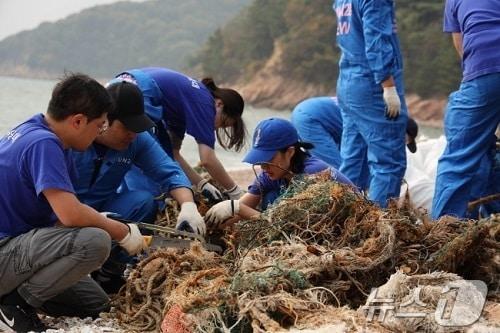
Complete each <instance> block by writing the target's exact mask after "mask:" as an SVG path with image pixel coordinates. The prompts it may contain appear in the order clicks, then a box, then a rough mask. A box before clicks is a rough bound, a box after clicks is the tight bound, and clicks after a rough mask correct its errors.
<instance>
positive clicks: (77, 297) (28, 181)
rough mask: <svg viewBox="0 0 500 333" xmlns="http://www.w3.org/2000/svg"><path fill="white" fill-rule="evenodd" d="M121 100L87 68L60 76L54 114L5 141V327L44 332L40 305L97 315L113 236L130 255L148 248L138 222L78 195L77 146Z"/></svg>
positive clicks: (0, 270)
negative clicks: (101, 273) (98, 277)
mask: <svg viewBox="0 0 500 333" xmlns="http://www.w3.org/2000/svg"><path fill="white" fill-rule="evenodd" d="M112 109H113V102H112V100H111V98H110V96H109V95H108V93H107V91H106V89H104V87H103V86H101V85H100V84H99V83H98V82H97V81H95V80H94V79H91V78H89V77H88V76H85V75H82V74H73V75H69V76H67V77H66V78H65V79H63V80H62V81H61V82H59V83H58V84H57V85H56V87H55V88H54V91H53V92H52V98H51V100H50V103H49V106H48V110H47V113H46V114H44V115H43V114H38V115H35V116H33V117H32V118H30V119H29V120H27V121H26V122H24V123H22V124H21V125H19V126H17V127H16V128H14V129H13V130H11V131H10V132H9V133H7V135H5V136H4V137H3V138H1V139H0V188H2V190H1V191H0V331H2V330H3V331H16V332H28V331H42V330H44V329H46V327H45V326H44V325H43V323H41V321H40V319H39V318H38V316H37V314H36V311H37V309H40V310H42V311H44V312H45V313H47V314H50V315H53V316H60V315H68V316H81V317H84V316H93V317H95V316H97V315H98V314H99V312H101V311H105V310H108V309H109V299H108V297H107V296H106V294H105V293H104V291H103V290H102V289H101V288H100V287H99V285H97V284H96V283H95V282H94V281H93V280H92V279H90V278H89V276H88V274H89V273H90V272H92V271H94V270H96V269H97V268H99V267H100V265H101V264H102V263H103V262H104V261H105V260H106V258H107V257H108V255H109V251H110V245H111V239H114V240H117V241H118V243H119V244H120V245H121V246H122V247H123V248H124V249H125V250H126V251H127V252H128V253H130V254H136V253H138V252H140V251H141V250H142V249H144V247H145V243H144V240H143V237H142V235H141V233H140V232H139V230H138V228H137V226H135V225H127V224H122V223H120V222H118V221H115V220H112V219H109V218H107V217H105V216H103V215H101V214H99V213H98V212H97V211H95V210H94V209H92V208H91V207H89V206H87V205H84V204H82V203H80V201H78V199H77V197H76V196H75V191H74V189H73V185H72V182H71V179H72V177H74V176H75V170H74V166H73V164H72V162H71V161H72V159H71V149H73V150H78V151H82V150H85V149H86V148H87V147H88V146H89V145H90V144H91V143H92V142H93V141H94V139H95V138H96V137H97V135H99V134H100V133H102V132H103V131H104V130H105V129H106V127H107V123H106V114H107V112H108V111H110V110H112Z"/></svg>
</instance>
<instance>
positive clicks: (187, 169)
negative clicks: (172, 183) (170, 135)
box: [173, 149, 202, 185]
mask: <svg viewBox="0 0 500 333" xmlns="http://www.w3.org/2000/svg"><path fill="white" fill-rule="evenodd" d="M173 153H174V159H175V160H176V161H177V163H179V165H180V166H181V168H182V170H183V171H184V173H185V174H186V176H187V177H188V178H189V181H190V182H191V184H193V185H196V184H198V183H199V182H200V181H201V180H202V178H201V177H200V175H199V174H198V173H197V172H196V171H194V169H193V168H192V167H191V166H190V165H189V163H188V162H186V160H185V159H184V157H182V155H181V153H180V151H179V150H178V149H177V150H175V149H174V151H173Z"/></svg>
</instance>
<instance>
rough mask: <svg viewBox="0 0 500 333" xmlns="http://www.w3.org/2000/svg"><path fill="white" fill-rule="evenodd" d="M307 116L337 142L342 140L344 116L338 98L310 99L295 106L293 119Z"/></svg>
mask: <svg viewBox="0 0 500 333" xmlns="http://www.w3.org/2000/svg"><path fill="white" fill-rule="evenodd" d="M299 115H307V116H308V117H309V118H310V119H314V120H315V121H317V122H319V123H320V124H321V125H322V126H323V128H324V129H325V130H326V131H327V132H328V133H329V134H330V135H331V136H332V137H333V139H334V140H335V142H340V141H341V138H342V114H341V113H340V108H339V104H338V100H337V98H336V97H313V98H308V99H306V100H304V101H302V102H300V103H299V104H297V106H295V108H294V109H293V113H292V117H294V116H295V117H296V116H299Z"/></svg>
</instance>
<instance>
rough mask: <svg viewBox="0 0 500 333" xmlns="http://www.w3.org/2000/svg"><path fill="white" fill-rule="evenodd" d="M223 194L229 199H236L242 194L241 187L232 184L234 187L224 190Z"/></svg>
mask: <svg viewBox="0 0 500 333" xmlns="http://www.w3.org/2000/svg"><path fill="white" fill-rule="evenodd" d="M224 194H225V195H226V196H227V197H228V198H229V199H231V200H238V199H239V198H241V196H242V195H243V194H244V192H243V190H242V189H241V187H239V186H238V185H234V187H233V188H232V189H230V190H227V191H224Z"/></svg>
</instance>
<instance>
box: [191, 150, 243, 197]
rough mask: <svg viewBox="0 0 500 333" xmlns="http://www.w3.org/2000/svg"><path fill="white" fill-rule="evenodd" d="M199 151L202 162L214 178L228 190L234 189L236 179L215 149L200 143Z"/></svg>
mask: <svg viewBox="0 0 500 333" xmlns="http://www.w3.org/2000/svg"><path fill="white" fill-rule="evenodd" d="M198 151H199V153H200V159H201V164H202V165H203V167H205V169H207V171H208V173H209V174H210V176H212V178H213V179H214V180H215V181H216V182H217V183H219V184H221V185H222V187H224V188H225V189H226V190H229V189H232V188H233V187H234V186H236V183H235V182H234V180H233V179H232V178H231V177H230V176H229V174H228V173H227V171H226V169H224V166H223V165H222V163H221V162H220V161H219V159H218V158H217V156H216V155H215V150H213V149H212V148H210V147H209V146H207V145H204V144H201V143H200V144H198Z"/></svg>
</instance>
